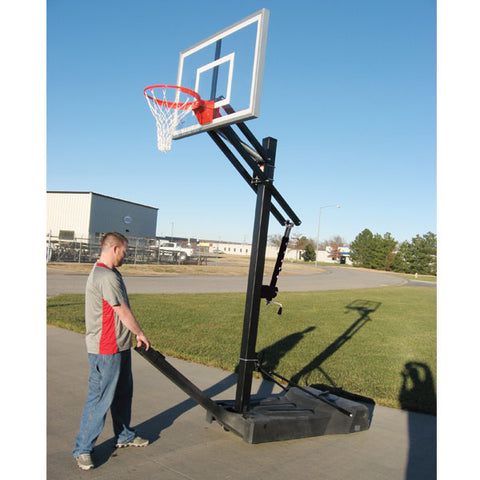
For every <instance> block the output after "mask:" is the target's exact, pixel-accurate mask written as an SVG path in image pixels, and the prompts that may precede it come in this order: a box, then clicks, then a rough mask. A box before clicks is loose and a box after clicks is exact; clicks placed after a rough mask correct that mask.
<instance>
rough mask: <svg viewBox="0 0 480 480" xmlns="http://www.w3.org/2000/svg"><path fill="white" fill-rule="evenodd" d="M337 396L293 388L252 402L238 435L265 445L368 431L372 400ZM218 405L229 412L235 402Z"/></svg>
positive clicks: (372, 406)
mask: <svg viewBox="0 0 480 480" xmlns="http://www.w3.org/2000/svg"><path fill="white" fill-rule="evenodd" d="M304 390H308V391H310V392H311V393H314V394H316V395H318V394H320V395H322V397H323V398H324V399H325V400H326V401H328V402H329V403H330V404H332V405H335V406H337V407H341V408H342V409H344V410H347V411H348V412H350V413H351V414H352V415H351V416H348V415H346V414H345V413H342V412H341V411H339V410H337V409H336V408H334V407H333V406H332V405H328V404H327V403H325V402H323V401H321V400H319V399H317V398H314V397H313V396H312V395H309V394H308V393H306V392H305V391H304ZM336 393H337V394H333V393H331V392H329V391H328V390H325V391H321V390H317V389H315V388H312V387H303V390H301V389H299V388H295V387H294V388H291V389H290V390H288V391H287V392H286V393H285V394H282V395H279V396H272V397H269V398H265V399H263V400H257V401H255V400H252V401H251V403H250V410H249V411H248V412H247V413H244V414H243V418H244V420H245V421H244V423H243V424H242V427H243V432H239V431H238V429H237V431H236V432H235V433H237V434H240V436H242V437H243V440H244V441H245V442H247V443H265V442H276V441H280V440H291V439H296V438H306V437H316V436H320V435H332V434H346V433H354V432H361V431H363V430H367V429H368V428H369V427H370V423H371V419H372V416H373V409H374V405H375V403H374V402H373V400H371V399H368V398H365V397H360V396H357V395H354V397H355V398H356V399H357V400H362V402H359V401H355V400H352V399H349V398H346V397H347V396H350V397H352V396H353V395H351V394H348V393H347V392H344V393H345V395H344V396H340V393H343V391H340V390H337V392H336ZM217 403H218V405H220V406H222V407H223V408H225V409H227V410H229V409H231V408H232V407H233V405H234V402H233V401H227V402H217ZM213 420H216V418H215V416H214V415H213V414H212V412H210V411H207V421H209V422H211V421H213ZM222 424H224V422H222Z"/></svg>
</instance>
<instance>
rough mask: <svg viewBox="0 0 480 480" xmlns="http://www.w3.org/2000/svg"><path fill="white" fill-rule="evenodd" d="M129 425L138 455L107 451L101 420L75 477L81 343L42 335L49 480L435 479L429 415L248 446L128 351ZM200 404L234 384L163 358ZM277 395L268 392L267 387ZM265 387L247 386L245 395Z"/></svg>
mask: <svg viewBox="0 0 480 480" xmlns="http://www.w3.org/2000/svg"><path fill="white" fill-rule="evenodd" d="M132 360H133V374H134V382H135V394H134V402H133V418H132V425H133V426H135V428H136V429H137V431H138V433H139V434H140V435H141V436H143V437H145V438H148V439H149V440H150V442H151V444H150V445H149V446H148V447H146V448H126V449H121V450H117V451H115V450H114V448H113V444H114V443H113V442H114V440H113V431H112V425H111V420H110V418H108V419H107V423H106V426H105V428H104V430H103V432H102V434H101V436H100V437H99V439H98V442H97V446H96V448H95V451H94V454H93V459H94V462H95V463H96V465H97V467H96V468H95V469H94V470H90V471H88V472H83V471H80V470H79V469H78V467H77V466H76V464H75V462H74V460H73V458H72V456H71V450H72V447H73V442H74V439H75V435H76V433H77V429H78V426H79V421H80V415H81V412H82V409H83V404H84V401H85V397H86V393H87V379H88V370H89V368H88V360H87V355H86V351H85V344H84V338H83V335H80V334H77V333H73V332H70V331H67V330H63V329H59V328H56V327H47V366H48V377H47V378H48V386H47V474H48V477H47V478H48V479H49V480H57V479H58V480H60V479H61V480H64V479H75V478H86V477H88V478H90V479H116V480H122V479H127V478H132V477H133V476H134V477H136V478H147V479H163V480H185V479H188V480H207V479H208V480H216V479H229V480H247V479H254V478H255V479H258V478H261V479H262V480H270V479H272V480H273V479H275V480H282V479H291V478H308V479H322V480H340V479H341V480H346V479H355V480H374V479H382V480H397V479H398V480H400V479H405V480H416V479H419V480H420V479H421V480H430V479H434V478H436V458H435V452H436V417H433V416H430V415H423V414H416V413H411V412H406V411H401V410H396V409H391V408H385V407H380V406H376V407H375V411H374V414H373V421H372V425H371V427H370V429H369V430H367V431H365V432H360V433H355V434H350V435H332V436H322V437H313V438H306V439H300V440H289V441H284V442H274V443H264V444H257V445H249V444H246V443H244V442H243V440H242V439H241V438H240V437H238V436H236V435H234V434H233V433H230V432H226V431H224V430H223V429H222V428H221V427H220V426H219V425H218V424H216V423H212V424H209V423H207V422H206V420H205V410H204V409H203V408H202V407H200V406H199V405H197V404H196V403H195V402H194V401H193V400H191V399H190V398H188V397H187V396H186V394H185V393H184V392H183V391H181V390H180V389H178V388H177V387H176V386H175V385H174V384H173V383H171V382H170V381H169V380H168V379H167V378H166V377H164V376H163V375H162V374H161V373H160V372H159V371H157V370H156V369H155V368H154V367H152V366H151V365H150V364H149V363H148V362H146V361H145V360H144V359H143V358H141V357H140V356H139V355H138V354H137V353H136V352H134V351H132ZM169 361H170V362H171V363H172V364H173V365H174V366H175V367H176V368H178V369H179V370H180V371H181V372H182V373H183V374H184V375H185V376H187V378H189V379H190V380H191V381H192V382H193V383H194V384H196V385H197V386H198V387H199V388H201V389H202V390H204V391H205V392H206V393H207V394H208V395H209V396H210V397H212V398H215V399H233V398H234V397H235V386H236V376H235V375H234V374H232V373H229V372H225V371H223V370H219V369H216V368H212V367H206V366H203V365H197V364H194V363H191V362H185V361H182V360H178V359H169ZM275 388H278V387H275ZM272 391H278V390H275V389H274V388H273V385H272V384H270V383H268V382H265V381H261V380H257V379H254V382H253V389H252V393H254V394H255V393H259V394H261V395H268V394H269V393H271V392H272Z"/></svg>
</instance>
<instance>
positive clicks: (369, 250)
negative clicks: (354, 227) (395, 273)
mask: <svg viewBox="0 0 480 480" xmlns="http://www.w3.org/2000/svg"><path fill="white" fill-rule="evenodd" d="M396 246H397V241H396V240H395V239H394V238H393V237H392V235H391V234H390V233H389V232H387V233H385V235H384V236H383V237H382V236H381V235H380V234H379V233H376V234H375V235H373V233H372V232H371V231H370V230H369V229H368V228H366V229H365V230H363V232H362V233H360V234H358V235H357V237H356V238H355V240H354V241H353V242H352V244H351V245H350V259H351V260H352V262H353V263H354V264H356V265H359V266H362V267H365V268H372V269H376V270H389V269H390V268H391V264H392V262H393V260H394V257H395V255H394V251H395V247H396Z"/></svg>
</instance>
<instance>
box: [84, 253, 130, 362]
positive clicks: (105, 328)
mask: <svg viewBox="0 0 480 480" xmlns="http://www.w3.org/2000/svg"><path fill="white" fill-rule="evenodd" d="M121 303H125V304H127V305H128V306H129V307H130V304H129V302H128V296H127V289H126V288H125V284H124V283H123V279H122V275H121V274H120V272H119V271H118V270H117V269H116V268H114V269H113V270H112V269H110V268H109V267H107V266H106V265H104V264H103V263H100V262H97V263H96V264H95V265H94V267H93V269H92V271H91V272H90V275H89V276H88V280H87V287H86V292H85V327H86V335H85V341H86V344H87V351H88V353H96V354H102V355H111V354H113V353H118V352H122V351H124V350H128V349H129V348H130V347H131V345H132V334H131V332H130V330H128V328H127V327H125V325H123V323H122V322H121V320H120V318H118V316H117V315H116V314H115V312H114V311H113V308H112V307H114V306H115V305H120V304H121Z"/></svg>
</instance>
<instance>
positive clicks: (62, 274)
mask: <svg viewBox="0 0 480 480" xmlns="http://www.w3.org/2000/svg"><path fill="white" fill-rule="evenodd" d="M124 278H125V283H126V285H127V289H128V292H129V293H209V292H217V293H223V292H245V291H246V289H247V277H246V276H244V277H238V276H237V277H225V276H155V277H154V276H139V275H131V276H129V275H126V276H125V277H124ZM86 281H87V275H85V274H78V273H73V272H68V271H60V270H54V269H47V296H49V297H50V296H53V295H58V294H59V293H84V291H85V283H86ZM265 283H266V284H268V283H270V278H265ZM407 283H412V284H413V282H407V280H405V279H403V278H401V277H399V276H397V275H392V274H388V273H382V272H373V271H368V270H356V269H351V268H336V267H322V273H313V274H308V275H284V276H280V278H279V280H278V284H277V286H278V288H279V290H280V292H282V291H283V292H306V291H318V290H344V289H352V288H372V287H387V286H393V285H405V284H407ZM423 283H426V282H423Z"/></svg>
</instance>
